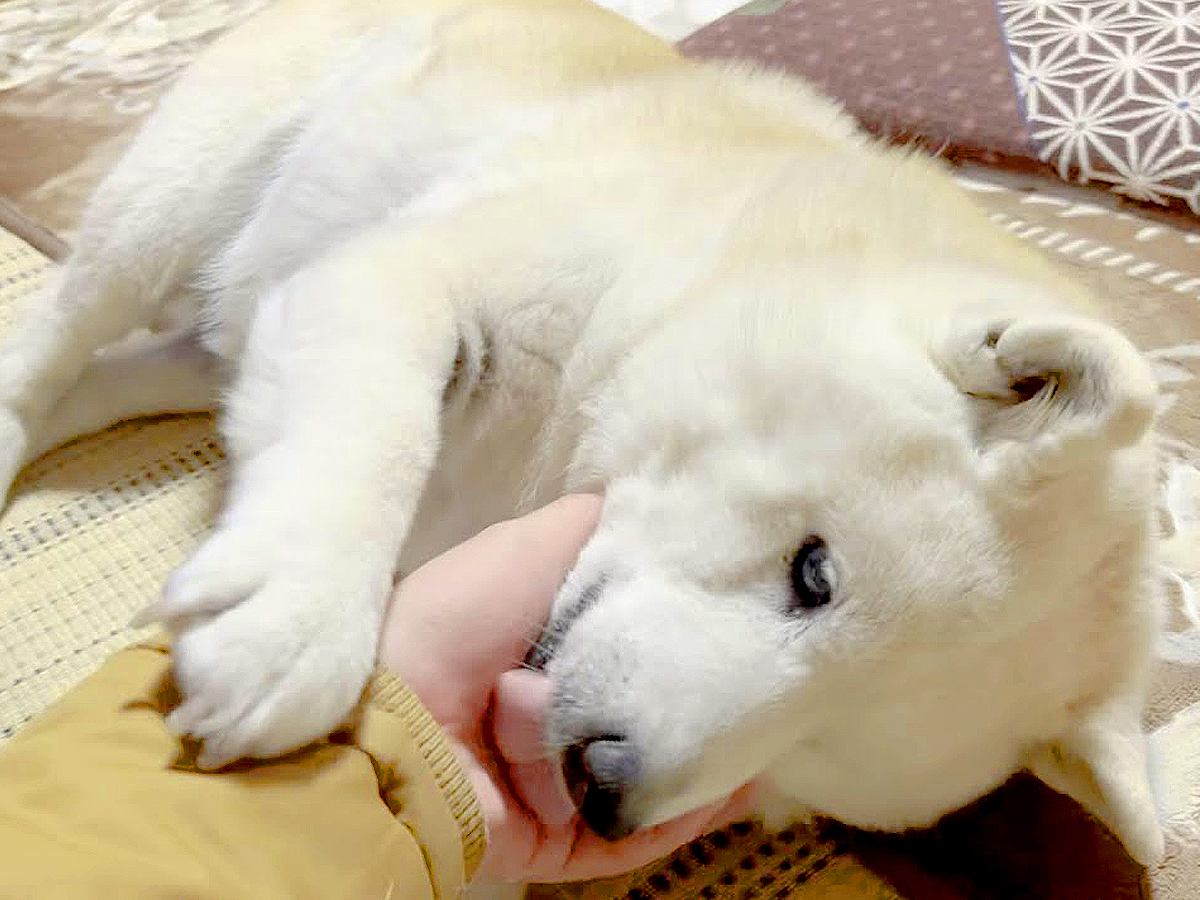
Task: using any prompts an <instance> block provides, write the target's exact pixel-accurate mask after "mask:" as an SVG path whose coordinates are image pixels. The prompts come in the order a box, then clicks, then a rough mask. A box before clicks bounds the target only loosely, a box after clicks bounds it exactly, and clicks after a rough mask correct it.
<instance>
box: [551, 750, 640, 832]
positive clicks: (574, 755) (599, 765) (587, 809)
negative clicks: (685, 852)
mask: <svg viewBox="0 0 1200 900" xmlns="http://www.w3.org/2000/svg"><path fill="white" fill-rule="evenodd" d="M562 765H563V778H565V779H566V782H567V790H568V791H570V792H571V799H572V800H573V801H574V803H575V806H576V808H577V809H578V810H579V814H580V815H581V816H582V817H583V821H584V822H585V823H586V824H587V827H588V828H590V829H591V830H592V831H594V832H595V833H596V834H598V835H599V836H600V837H602V838H604V839H606V840H609V841H616V840H620V839H621V838H623V837H625V836H626V835H627V834H629V833H630V832H632V831H633V825H631V824H629V823H628V822H626V820H625V818H624V817H623V816H622V814H621V803H622V801H623V800H624V799H625V791H626V789H627V788H628V787H629V785H631V784H633V782H634V781H635V780H636V779H637V776H638V753H637V749H636V748H634V746H633V745H632V744H630V743H629V741H627V740H625V738H623V737H621V736H620V735H613V734H602V735H597V736H596V737H590V738H585V739H584V740H582V741H578V742H576V743H574V744H572V745H571V746H569V747H568V748H567V749H566V752H565V753H563V764H562Z"/></svg>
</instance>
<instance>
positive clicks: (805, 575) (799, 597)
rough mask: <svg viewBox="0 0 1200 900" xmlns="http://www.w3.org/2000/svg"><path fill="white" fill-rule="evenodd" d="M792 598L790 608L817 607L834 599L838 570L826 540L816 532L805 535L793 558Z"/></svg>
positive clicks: (790, 610)
mask: <svg viewBox="0 0 1200 900" xmlns="http://www.w3.org/2000/svg"><path fill="white" fill-rule="evenodd" d="M790 570H791V582H792V602H791V603H790V604H789V607H788V611H789V612H796V611H797V610H801V609H816V608H817V607H819V606H825V605H826V604H827V603H829V601H831V600H832V599H833V590H834V587H835V586H836V581H837V573H836V572H835V571H834V567H833V560H832V559H830V556H829V549H828V548H827V547H826V546H825V541H824V540H822V539H821V538H820V537H818V536H816V535H811V536H809V537H807V538H805V540H804V543H803V544H801V545H800V548H799V549H798V550H797V551H796V554H795V556H793V557H792V561H791V566H790Z"/></svg>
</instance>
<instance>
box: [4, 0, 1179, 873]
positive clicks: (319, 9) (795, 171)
mask: <svg viewBox="0 0 1200 900" xmlns="http://www.w3.org/2000/svg"><path fill="white" fill-rule="evenodd" d="M1086 309H1087V298H1086V294H1085V292H1084V291H1083V290H1082V289H1081V288H1080V287H1079V286H1078V285H1076V284H1074V283H1072V282H1071V281H1070V280H1068V279H1066V278H1064V277H1063V276H1062V275H1061V274H1059V273H1058V272H1057V271H1055V270H1054V269H1053V268H1052V267H1051V265H1050V264H1049V263H1048V262H1047V261H1045V260H1044V259H1043V258H1042V257H1041V256H1039V255H1037V254H1035V253H1033V252H1032V251H1030V250H1028V249H1026V248H1025V247H1023V246H1020V245H1018V244H1017V243H1016V242H1015V241H1012V240H1010V239H1008V238H1007V237H1006V236H1004V235H1002V234H1000V233H998V232H997V231H996V230H995V229H994V228H993V227H991V225H990V224H989V223H988V222H987V221H986V218H985V217H984V216H983V215H982V214H981V213H980V212H979V211H977V210H976V209H975V208H974V207H973V206H972V205H971V204H970V203H969V202H968V201H967V200H966V199H965V198H964V197H963V196H961V195H960V193H959V192H958V191H957V189H956V188H955V187H954V186H953V184H952V183H951V182H950V180H949V179H948V177H947V176H946V175H944V174H943V173H942V172H941V170H940V169H939V168H938V167H937V166H935V165H934V164H933V163H931V162H929V161H927V160H925V159H922V158H920V157H917V156H914V155H912V154H908V153H902V152H897V151H891V150H885V149H882V148H878V147H875V146H872V145H871V144H870V143H869V142H867V141H866V140H865V139H864V138H862V137H861V136H860V135H859V134H858V133H857V132H856V130H855V129H854V127H853V126H852V124H851V123H850V122H849V121H848V120H847V119H846V118H845V117H843V116H842V115H841V114H840V112H839V111H838V110H837V109H836V108H835V107H834V106H832V105H831V104H829V103H827V102H826V101H824V100H822V99H820V98H818V97H816V96H815V95H813V94H811V93H810V92H809V91H808V90H807V89H806V88H805V87H804V86H803V85H801V84H798V83H796V82H794V81H790V80H786V79H784V78H782V77H778V76H774V75H769V74H763V73H756V72H752V71H750V70H747V69H743V68H737V67H729V66H723V65H700V64H697V63H693V62H688V61H684V60H682V59H680V58H679V57H677V56H676V54H675V53H674V52H673V51H672V50H671V49H670V48H668V47H666V46H665V45H663V44H661V43H659V42H658V41H656V40H654V39H653V38H651V37H649V36H646V35H644V34H642V33H641V32H640V31H638V30H637V29H636V28H634V27H633V26H631V25H628V24H626V23H624V22H622V21H621V20H619V19H617V18H615V17H612V16H610V15H608V14H607V13H604V12H602V11H600V10H597V9H594V8H592V7H590V6H587V5H583V4H581V3H576V2H574V0H513V2H508V3H504V4H490V3H482V4H476V5H465V4H463V3H462V2H460V0H420V2H417V0H414V2H411V3H408V2H401V0H390V2H389V0H357V2H353V3H346V2H344V0H336V2H335V0H286V2H281V3H279V4H277V5H276V6H275V7H273V8H272V10H271V11H269V12H267V13H265V14H263V15H261V16H260V17H258V18H257V19H255V20H253V21H252V22H251V23H249V24H247V25H246V26H243V27H242V28H241V29H239V30H238V31H237V32H235V33H234V34H232V35H231V36H229V37H227V38H226V39H224V40H223V41H221V42H220V43H218V45H217V46H215V47H214V48H213V49H212V50H211V51H210V52H209V53H208V54H207V55H206V56H205V57H204V58H202V59H201V60H200V61H199V62H198V63H197V64H196V65H195V66H194V67H193V69H192V70H191V71H190V72H189V73H188V74H187V75H186V76H185V77H184V78H183V79H182V81H181V82H180V84H179V85H178V86H177V87H176V88H175V89H174V91H173V92H172V93H171V94H170V95H169V96H168V97H167V98H166V99H165V100H164V101H163V103H162V106H161V109H160V110H159V112H158V113H157V115H156V116H155V117H154V118H153V119H152V120H151V121H150V122H149V124H148V125H147V127H146V129H145V130H144V132H143V133H142V134H141V136H140V137H139V138H138V139H137V141H136V143H135V144H134V146H133V147H132V149H131V150H130V151H129V153H128V155H127V156H126V158H125V159H124V160H123V162H122V163H121V164H120V165H119V166H118V168H117V169H116V170H115V171H114V173H113V174H112V176H111V177H110V178H109V179H108V180H107V182H106V183H105V184H104V186H103V187H102V188H101V190H100V191H99V193H98V195H97V197H96V199H95V201H94V203H93V205H92V207H91V210H90V212H89V214H88V216H87V220H86V223H85V225H84V228H83V229H82V232H81V236H80V239H79V243H78V248H77V250H76V252H75V254H74V256H73V258H72V260H71V261H70V262H69V264H68V265H67V267H66V268H65V271H64V273H63V274H62V276H61V279H60V284H59V286H58V289H57V294H56V300H55V301H54V303H53V304H52V308H51V309H50V310H49V311H47V310H45V309H42V310H39V311H38V315H37V316H35V317H33V318H31V319H30V320H29V322H27V323H26V325H25V326H24V328H23V329H20V330H18V331H17V332H16V334H15V335H14V337H13V338H12V339H11V340H10V341H9V342H8V346H7V347H6V348H5V349H4V352H3V354H2V355H0V482H3V483H4V484H5V485H7V484H8V483H9V482H10V481H11V478H12V477H13V476H14V475H15V473H16V471H17V469H18V468H19V466H20V465H21V463H22V462H23V461H24V460H25V459H27V458H29V457H30V456H31V455H33V454H35V453H36V452H38V451H40V450H41V449H44V448H46V447H47V446H49V445H51V444H53V443H56V442H58V441H60V440H62V439H65V438H67V437H70V436H73V435H75V434H79V433H83V432H86V431H89V430H94V429H96V428H99V427H102V426H103V425H105V424H107V423H108V422H110V421H113V420H115V419H118V418H127V417H130V416H133V415H139V414H143V413H150V412H156V411H182V410H187V409H195V408H204V407H207V406H208V405H209V404H210V403H211V401H212V398H213V396H214V394H213V391H214V384H216V383H219V382H220V381H222V380H226V381H228V383H229V385H230V387H229V390H228V394H227V396H226V400H225V403H224V418H223V430H224V435H225V438H226V441H227V444H228V449H229V452H230V456H231V461H232V467H233V469H232V472H233V475H232V482H231V488H230V494H229V497H228V499H227V502H226V506H225V509H224V511H223V513H222V516H221V518H220V521H219V522H218V524H217V527H216V530H215V532H214V534H213V535H212V536H211V537H210V538H209V539H208V541H207V542H206V543H205V544H204V545H203V546H202V547H201V548H200V550H199V551H198V552H197V554H196V555H195V556H194V557H193V559H192V560H191V561H189V562H188V563H187V564H186V565H185V566H183V567H182V568H181V569H180V570H179V571H178V572H177V573H176V574H175V575H174V576H172V579H171V581H170V583H169V584H168V586H167V589H166V590H165V592H164V597H163V599H162V601H161V602H160V604H159V605H158V607H157V610H156V611H157V613H158V614H159V615H160V616H162V617H164V618H166V619H169V620H172V621H177V622H179V621H184V622H186V623H187V624H186V626H185V627H183V629H182V632H181V633H180V635H179V636H178V639H177V646H176V670H177V676H178V678H179V681H180V684H181V687H182V690H183V692H184V695H185V698H186V702H185V703H184V705H183V706H182V707H181V708H180V710H179V711H178V712H177V713H176V714H175V717H174V718H173V720H172V724H173V725H174V726H175V727H177V728H178V729H180V730H182V731H187V732H190V733H193V734H195V735H196V736H198V737H201V738H203V739H204V741H205V746H206V748H207V754H208V755H207V757H206V758H207V761H208V762H210V763H213V764H215V763H219V762H222V761H225V760H227V759H230V758H232V757H235V756H237V755H242V754H254V755H271V754H275V753H278V752H281V751H284V750H287V749H290V748H292V747H295V746H297V745H299V744H301V743H304V742H306V741H308V740H311V739H313V738H316V737H319V736H321V735H322V734H323V733H325V732H326V731H328V730H329V729H331V728H332V727H334V726H335V725H337V724H338V723H339V722H340V721H341V720H342V719H343V717H344V716H345V715H346V713H347V712H348V711H349V710H350V708H351V707H352V705H353V704H354V702H355V700H356V698H357V697H358V695H359V692H360V690H361V689H362V687H363V684H364V682H365V680H366V679H367V677H368V674H369V672H370V670H371V666H372V663H373V658H374V650H375V644H376V640H377V635H378V628H379V623H380V617H381V614H382V611H383V607H384V602H385V599H386V597H387V594H388V590H389V586H390V584H391V579H392V576H393V573H394V571H395V570H396V567H397V558H398V554H399V553H400V551H401V548H402V547H403V555H402V557H401V562H400V568H402V569H403V568H407V567H409V566H411V565H414V564H416V563H419V562H420V561H421V560H423V559H425V558H428V557H429V556H430V555H431V554H434V553H436V552H438V551H439V550H441V549H443V548H445V547H446V546H448V545H450V544H453V543H454V542H456V541H458V540H460V539H462V538H464V537H466V536H467V535H469V534H471V533H473V532H474V531H477V530H478V529H480V528H482V527H483V526H485V525H487V524H488V523H490V522H492V521H495V520H497V519H500V518H504V517H506V516H509V515H511V514H512V513H513V512H515V511H517V510H519V509H521V508H524V507H528V506H530V505H534V504H538V503H540V502H542V501H544V500H547V499H549V498H552V497H554V496H556V495H558V494H560V493H562V492H563V491H565V490H570V489H581V488H583V489H589V488H590V489H604V490H605V491H606V494H607V501H606V507H605V513H604V517H603V520H602V522H601V525H600V529H599V531H598V532H597V534H596V536H595V538H594V539H593V540H592V542H591V543H590V544H589V546H588V548H587V549H586V550H585V551H584V554H583V556H582V557H581V559H580V562H579V565H578V567H577V569H576V572H575V573H574V574H573V576H572V577H571V579H570V580H569V581H568V583H567V584H566V585H565V586H564V588H563V592H562V595H561V597H560V598H559V601H558V604H557V606H556V613H555V619H554V621H553V623H552V625H551V626H550V628H549V629H548V632H547V636H546V640H547V642H548V643H550V644H552V645H553V647H554V650H555V652H554V654H553V656H552V657H551V658H550V659H549V660H548V662H547V668H548V671H549V672H550V674H551V676H552V678H554V679H555V682H556V685H557V693H556V701H555V708H554V712H553V714H552V715H551V733H550V740H551V742H552V743H553V745H555V746H557V747H561V748H569V747H582V750H580V751H579V752H581V753H583V754H584V756H583V759H584V761H585V763H587V766H585V768H590V769H594V768H595V767H596V766H598V765H600V761H599V756H604V757H605V758H611V757H612V754H613V753H614V752H615V753H616V754H617V756H620V757H621V759H622V760H623V761H622V763H621V764H620V765H617V766H616V768H617V769H620V771H621V772H623V773H625V774H624V776H623V777H624V778H625V782H627V783H625V782H623V783H622V785H621V791H620V796H619V797H617V798H616V799H613V798H612V797H609V798H608V799H609V800H611V801H612V802H611V803H609V804H608V805H609V807H611V808H606V809H604V810H599V811H598V808H597V807H596V806H595V804H593V807H592V808H590V809H585V816H586V817H589V822H591V823H592V824H593V826H594V827H598V829H599V830H601V831H604V830H608V831H611V832H612V833H614V834H616V833H620V832H621V831H622V830H624V829H626V828H628V827H632V826H633V825H636V824H642V823H646V822H652V821H660V820H662V819H664V818H666V817H668V816H671V815H673V814H675V813H678V812H681V811H683V810H684V809H687V808H690V807H694V806H696V805H699V804H701V803H703V802H706V801H708V800H710V799H713V798H715V797H717V796H720V795H721V794H722V793H723V792H725V791H728V790H730V789H731V788H733V787H735V786H736V785H737V784H739V783H741V782H742V781H744V780H746V779H747V778H749V777H751V776H754V775H757V774H760V773H765V780H766V783H767V784H769V785H771V786H773V788H774V790H769V791H768V792H767V793H768V794H769V795H770V796H772V797H774V798H775V799H776V800H778V801H780V802H781V804H782V807H781V808H782V809H783V810H784V811H785V812H792V811H795V810H796V809H800V808H804V809H813V810H816V811H819V812H824V813H828V814H831V815H834V816H839V817H841V818H843V819H846V820H848V821H850V822H853V823H856V824H860V825H864V826H868V827H881V828H902V827H907V826H912V825H920V824H925V823H928V822H932V821H933V820H935V819H937V818H938V817H939V816H940V815H942V814H943V813H945V812H946V811H948V810H950V809H953V808H955V807H957V806H959V805H961V804H963V803H965V802H967V801H969V800H971V799H973V798H974V797H976V796H978V795H980V794H981V793H983V792H985V791H987V790H988V789H990V788H991V787H992V786H994V785H996V784H997V783H999V782H1000V781H1002V780H1003V779H1004V778H1005V777H1007V776H1008V775H1009V774H1010V773H1012V772H1013V771H1015V770H1016V769H1018V768H1021V767H1022V766H1026V767H1030V768H1032V769H1033V770H1034V771H1035V772H1037V773H1038V774H1040V775H1042V776H1043V777H1044V778H1045V779H1046V780H1047V781H1049V782H1050V783H1051V784H1052V785H1053V786H1055V787H1056V788H1058V789H1060V790H1065V791H1068V792H1070V793H1072V794H1074V795H1075V796H1077V797H1078V798H1079V799H1081V800H1082V801H1083V802H1084V803H1085V804H1086V805H1088V806H1089V808H1091V809H1092V810H1093V811H1095V812H1096V813H1097V814H1099V815H1100V816H1101V817H1102V818H1104V819H1105V821H1107V822H1108V823H1109V824H1110V825H1111V826H1113V827H1114V828H1115V829H1116V830H1117V831H1118V832H1119V833H1120V834H1121V836H1122V837H1123V838H1124V839H1125V841H1126V844H1127V846H1129V847H1130V849H1131V851H1132V852H1133V853H1134V854H1135V855H1137V856H1138V857H1139V858H1142V859H1149V858H1152V857H1153V856H1155V855H1156V854H1157V853H1158V852H1159V851H1160V850H1161V837H1160V835H1159V831H1158V828H1157V824H1156V823H1155V822H1154V817H1153V809H1152V806H1151V804H1150V800H1149V795H1148V793H1147V791H1148V789H1147V787H1146V779H1145V773H1144V763H1145V761H1144V758H1143V756H1142V750H1141V739H1140V735H1139V733H1138V713H1139V711H1140V703H1141V692H1142V690H1143V685H1144V680H1145V676H1146V671H1147V668H1148V665H1149V663H1148V659H1149V648H1150V646H1151V644H1152V641H1153V636H1154V633H1155V629H1156V627H1157V601H1156V598H1157V591H1158V588H1157V585H1156V580H1155V575H1154V564H1155V563H1154V547H1153V515H1152V508H1153V496H1154V483H1153V478H1154V472H1153V465H1154V463H1153V452H1152V447H1151V442H1150V438H1149V424H1150V419H1151V415H1152V410H1153V403H1154V388H1153V384H1152V382H1151V379H1150V376H1149V373H1148V371H1147V370H1146V368H1145V366H1144V365H1143V364H1142V362H1141V360H1140V358H1139V357H1138V356H1137V354H1136V352H1135V351H1134V349H1133V348H1132V347H1131V346H1130V345H1129V344H1128V343H1127V342H1126V341H1125V340H1124V339H1123V338H1121V337H1120V336H1119V335H1117V334H1116V333H1115V332H1113V331H1112V330H1110V329H1109V328H1108V327H1107V326H1104V325H1102V324H1098V323H1095V322H1093V321H1092V320H1091V319H1089V318H1087V317H1086ZM147 327H149V328H151V329H158V330H159V331H160V332H162V336H161V337H150V338H144V337H143V338H138V339H136V340H135V341H134V342H133V344H135V345H136V349H134V350H128V351H127V350H125V349H122V348H120V347H118V348H116V349H110V350H108V351H106V352H105V353H103V354H100V355H98V356H93V353H94V351H96V350H97V348H99V347H101V346H102V345H107V344H110V343H112V342H114V341H118V340H119V339H121V338H122V337H123V336H125V335H126V334H128V333H130V332H133V331H136V330H137V329H139V328H147ZM179 335H183V337H179ZM189 335H191V336H195V335H198V336H199V338H198V339H199V341H200V342H202V344H203V346H204V347H205V348H206V352H203V353H202V352H199V351H197V350H194V349H186V348H187V347H188V346H190V345H189V344H188V336H189ZM147 347H149V348H150V349H149V350H148V349H147ZM798 573H799V574H798ZM797 579H799V580H797ZM797 595H799V599H797ZM597 743H600V744H604V745H605V753H604V754H599V755H597V754H596V753H595V751H594V745H596V744H597ZM588 754H591V755H590V756H589V755H588ZM568 755H569V754H568ZM614 765H615V764H614ZM592 774H593V775H596V773H595V772H593V773H592ZM610 774H611V773H610ZM596 777H600V776H598V775H597V776H596ZM609 780H610V781H611V779H609ZM610 793H611V792H610Z"/></svg>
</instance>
